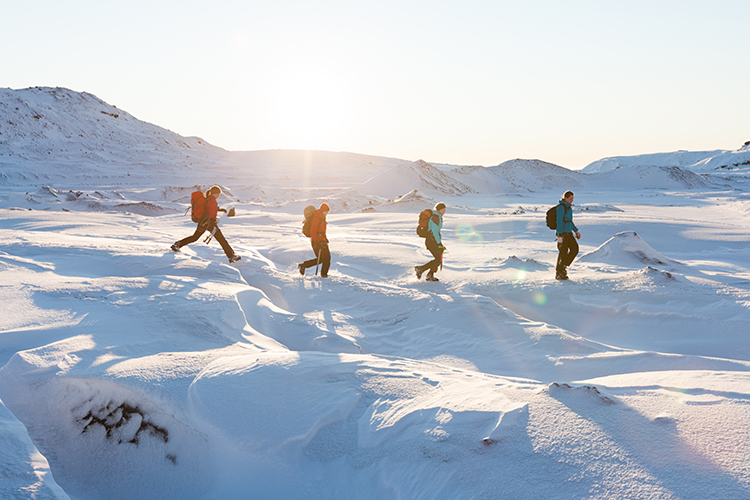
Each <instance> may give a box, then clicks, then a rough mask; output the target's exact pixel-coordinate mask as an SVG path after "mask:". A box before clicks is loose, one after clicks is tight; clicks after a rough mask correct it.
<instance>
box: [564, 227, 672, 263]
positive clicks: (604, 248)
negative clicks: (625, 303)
mask: <svg viewBox="0 0 750 500" xmlns="http://www.w3.org/2000/svg"><path fill="white" fill-rule="evenodd" d="M579 260H580V261H581V262H603V263H607V264H614V265H621V266H625V267H629V266H631V265H632V264H633V263H638V264H644V263H645V264H653V265H660V266H671V265H675V264H679V262H677V261H675V260H672V259H669V258H667V257H665V256H664V255H662V254H660V253H659V252H657V251H656V250H654V249H653V248H651V246H650V245H649V244H648V243H646V242H645V241H643V240H642V239H641V237H640V236H638V234H637V233H636V232H635V231H623V232H621V233H617V234H615V235H614V236H613V237H612V238H610V239H608V240H607V241H605V242H604V243H603V244H602V245H601V246H600V247H599V248H597V249H596V250H594V251H592V252H589V253H587V254H585V255H582V256H581V257H580V258H579Z"/></svg>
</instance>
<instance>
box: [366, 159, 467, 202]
mask: <svg viewBox="0 0 750 500" xmlns="http://www.w3.org/2000/svg"><path fill="white" fill-rule="evenodd" d="M404 186H409V187H412V188H414V189H418V190H420V191H424V192H429V193H434V194H441V193H442V194H443V195H455V196H461V195H464V194H468V193H475V192H476V191H475V190H474V189H473V188H471V187H470V186H467V185H466V184H464V183H462V182H460V181H458V180H456V179H455V178H453V177H452V176H450V175H449V174H446V173H444V172H442V171H441V170H439V169H437V168H435V167H433V166H432V165H430V164H429V163H427V162H425V161H423V160H418V161H416V162H414V163H412V164H408V165H399V166H397V167H394V168H393V169H390V170H388V171H386V172H383V173H381V174H379V175H377V176H375V177H373V178H372V179H370V180H368V181H367V182H365V183H363V184H362V185H361V186H359V187H358V188H357V190H358V191H360V192H362V193H366V194H371V195H375V196H381V197H383V198H389V199H393V198H395V197H396V196H399V195H402V194H404V191H403V187H404Z"/></svg>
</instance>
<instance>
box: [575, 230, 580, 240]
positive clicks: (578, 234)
mask: <svg viewBox="0 0 750 500" xmlns="http://www.w3.org/2000/svg"><path fill="white" fill-rule="evenodd" d="M576 239H579V240H580V239H581V233H579V232H578V231H576Z"/></svg>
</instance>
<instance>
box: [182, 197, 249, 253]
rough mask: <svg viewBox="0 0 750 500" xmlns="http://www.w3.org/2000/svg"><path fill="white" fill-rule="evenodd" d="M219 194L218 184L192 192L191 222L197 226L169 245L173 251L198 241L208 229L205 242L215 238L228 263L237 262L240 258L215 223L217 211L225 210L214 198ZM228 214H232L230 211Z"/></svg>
mask: <svg viewBox="0 0 750 500" xmlns="http://www.w3.org/2000/svg"><path fill="white" fill-rule="evenodd" d="M220 195H221V188H220V187H219V186H211V188H210V189H209V190H208V191H206V193H205V194H204V193H203V192H201V191H196V192H194V193H193V194H192V196H191V205H192V218H193V222H195V223H197V224H198V227H196V229H195V232H194V233H193V234H192V235H191V236H188V237H187V238H183V239H181V240H180V241H176V242H175V243H174V244H173V245H172V247H171V248H172V251H173V252H177V251H179V250H180V248H182V247H184V246H185V245H189V244H190V243H194V242H196V241H198V239H199V238H200V237H201V236H202V235H203V233H205V232H206V231H210V232H211V234H210V235H209V236H208V238H206V243H208V242H209V241H211V238H216V241H218V242H219V245H221V248H222V249H223V250H224V253H225V254H226V255H227V258H228V259H229V262H230V263H232V262H237V261H238V260H240V259H241V258H242V257H240V256H239V255H237V254H236V253H234V250H232V247H231V246H230V245H229V243H228V242H227V240H226V238H224V235H223V234H222V232H221V229H219V226H218V224H217V216H218V213H219V212H220V211H222V212H226V210H223V209H220V208H219V204H218V203H217V201H216V198H218V197H219V196H220ZM232 210H234V209H232ZM229 215H232V214H231V213H230V214H229Z"/></svg>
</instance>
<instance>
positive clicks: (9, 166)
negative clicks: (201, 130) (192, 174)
mask: <svg viewBox="0 0 750 500" xmlns="http://www.w3.org/2000/svg"><path fill="white" fill-rule="evenodd" d="M0 116H1V117H2V119H0V155H1V156H0V166H2V170H3V171H2V176H1V177H0V182H2V183H5V184H8V183H14V182H23V181H36V182H39V181H41V182H52V181H61V180H65V179H69V178H79V179H81V180H87V179H91V178H100V179H111V180H113V179H122V178H123V177H125V176H127V175H128V174H130V175H133V176H137V177H141V178H147V177H150V178H155V177H160V176H164V175H172V176H178V175H180V174H181V173H182V172H184V171H185V170H188V171H189V170H190V169H191V168H192V167H193V166H194V165H196V164H204V163H205V162H208V161H211V160H212V159H214V158H217V157H218V156H219V155H220V154H221V153H222V151H223V150H221V149H219V148H216V147H214V146H212V145H210V144H208V143H206V142H205V141H203V140H202V139H200V138H197V137H182V136H180V135H178V134H175V133H174V132H170V131H169V130H166V129H163V128H161V127H158V126H156V125H152V124H149V123H146V122H142V121H140V120H138V119H136V118H134V117H133V116H132V115H130V114H129V113H127V112H126V111H123V110H120V109H118V108H116V107H114V106H111V105H109V104H107V103H105V102H104V101H102V100H101V99H99V98H97V97H95V96H93V95H91V94H87V93H79V92H74V91H71V90H68V89H63V88H48V87H35V88H30V89H23V90H10V89H0ZM81 163H84V164H86V165H87V167H86V168H85V169H84V170H83V171H81V169H80V165H81ZM123 168H124V170H123ZM105 182H106V181H105Z"/></svg>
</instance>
